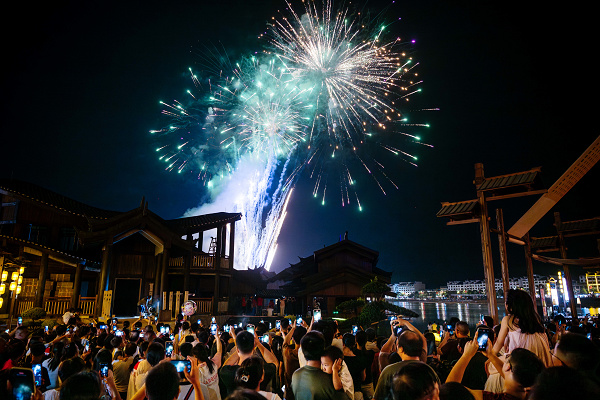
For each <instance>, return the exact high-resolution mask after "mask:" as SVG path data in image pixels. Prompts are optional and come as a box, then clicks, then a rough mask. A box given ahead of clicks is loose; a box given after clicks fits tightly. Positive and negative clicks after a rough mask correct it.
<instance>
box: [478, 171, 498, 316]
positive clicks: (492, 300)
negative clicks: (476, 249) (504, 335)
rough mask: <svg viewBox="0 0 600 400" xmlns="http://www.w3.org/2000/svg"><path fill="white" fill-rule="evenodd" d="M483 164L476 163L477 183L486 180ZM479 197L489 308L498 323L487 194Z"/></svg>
mask: <svg viewBox="0 0 600 400" xmlns="http://www.w3.org/2000/svg"><path fill="white" fill-rule="evenodd" d="M484 179H485V178H484V175H483V164H480V163H478V164H475V181H474V183H475V184H476V185H478V184H480V183H481V182H483V180H484ZM477 197H478V199H479V209H480V216H479V233H480V234H481V252H482V255H483V272H484V275H485V287H486V294H487V298H488V308H489V313H490V316H491V317H492V318H493V319H494V323H495V324H497V323H498V307H497V305H496V282H495V280H494V263H493V260H492V245H491V238H490V222H489V218H488V212H487V202H486V201H485V194H484V193H483V192H479V191H478V192H477Z"/></svg>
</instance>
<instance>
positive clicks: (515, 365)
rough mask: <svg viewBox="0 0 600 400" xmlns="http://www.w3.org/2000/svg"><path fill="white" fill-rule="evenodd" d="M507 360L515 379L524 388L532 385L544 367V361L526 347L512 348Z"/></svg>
mask: <svg viewBox="0 0 600 400" xmlns="http://www.w3.org/2000/svg"><path fill="white" fill-rule="evenodd" d="M508 362H509V364H510V367H511V369H512V374H513V377H514V378H515V381H516V382H517V383H518V384H519V385H521V386H523V387H524V388H527V387H531V386H533V384H534V382H535V379H536V378H537V376H538V375H539V374H540V373H541V372H542V371H543V370H544V369H545V367H544V363H543V362H542V361H541V360H540V359H539V358H538V357H537V356H536V355H535V354H533V353H532V352H531V351H529V350H527V349H521V348H517V349H514V350H513V351H512V352H511V353H510V358H509V359H508Z"/></svg>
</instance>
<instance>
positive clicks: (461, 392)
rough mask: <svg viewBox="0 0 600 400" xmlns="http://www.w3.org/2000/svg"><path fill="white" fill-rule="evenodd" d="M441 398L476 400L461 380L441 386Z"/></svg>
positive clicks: (443, 399) (446, 399)
mask: <svg viewBox="0 0 600 400" xmlns="http://www.w3.org/2000/svg"><path fill="white" fill-rule="evenodd" d="M440 400H475V397H473V395H472V394H471V392H469V389H467V388H466V387H464V386H463V385H462V383H460V382H446V383H444V384H443V385H442V386H440Z"/></svg>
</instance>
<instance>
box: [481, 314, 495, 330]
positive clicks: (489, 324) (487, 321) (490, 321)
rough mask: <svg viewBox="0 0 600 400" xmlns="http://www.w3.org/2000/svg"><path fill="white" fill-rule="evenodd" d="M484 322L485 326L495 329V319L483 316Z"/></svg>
mask: <svg viewBox="0 0 600 400" xmlns="http://www.w3.org/2000/svg"><path fill="white" fill-rule="evenodd" d="M483 321H484V322H485V325H486V326H487V327H488V328H493V327H494V318H492V317H490V316H489V315H484V316H483Z"/></svg>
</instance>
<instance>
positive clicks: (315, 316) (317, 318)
mask: <svg viewBox="0 0 600 400" xmlns="http://www.w3.org/2000/svg"><path fill="white" fill-rule="evenodd" d="M320 320H321V310H319V309H318V308H317V309H314V310H313V321H314V322H317V321H320Z"/></svg>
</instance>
